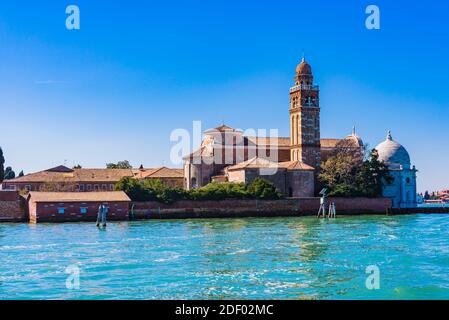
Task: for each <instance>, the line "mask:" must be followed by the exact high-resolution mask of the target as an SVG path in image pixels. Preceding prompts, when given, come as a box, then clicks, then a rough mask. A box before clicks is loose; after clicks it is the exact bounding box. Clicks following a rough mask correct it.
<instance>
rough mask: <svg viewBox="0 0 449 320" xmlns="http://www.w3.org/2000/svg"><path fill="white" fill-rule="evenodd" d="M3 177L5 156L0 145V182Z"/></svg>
mask: <svg viewBox="0 0 449 320" xmlns="http://www.w3.org/2000/svg"><path fill="white" fill-rule="evenodd" d="M4 177H5V157H4V156H3V150H2V148H1V147H0V183H1V182H3V178H4Z"/></svg>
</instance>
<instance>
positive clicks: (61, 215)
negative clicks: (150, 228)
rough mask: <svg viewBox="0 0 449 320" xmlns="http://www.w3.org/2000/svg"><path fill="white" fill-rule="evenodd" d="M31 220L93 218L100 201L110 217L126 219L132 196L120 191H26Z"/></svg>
mask: <svg viewBox="0 0 449 320" xmlns="http://www.w3.org/2000/svg"><path fill="white" fill-rule="evenodd" d="M27 202H28V212H29V218H30V222H32V223H37V222H64V221H95V220H96V218H97V214H98V208H99V207H100V205H101V204H103V205H105V206H106V207H107V208H108V209H109V210H108V219H109V220H127V219H128V217H129V204H130V202H131V200H130V199H129V197H128V196H127V195H126V193H124V192H123V191H113V192H35V191H32V192H30V193H29V194H28V197H27Z"/></svg>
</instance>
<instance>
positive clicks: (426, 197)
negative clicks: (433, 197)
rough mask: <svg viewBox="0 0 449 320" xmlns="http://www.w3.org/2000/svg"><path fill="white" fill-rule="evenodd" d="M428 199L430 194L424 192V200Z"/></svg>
mask: <svg viewBox="0 0 449 320" xmlns="http://www.w3.org/2000/svg"><path fill="white" fill-rule="evenodd" d="M429 199H430V194H429V191H427V190H426V192H424V200H429Z"/></svg>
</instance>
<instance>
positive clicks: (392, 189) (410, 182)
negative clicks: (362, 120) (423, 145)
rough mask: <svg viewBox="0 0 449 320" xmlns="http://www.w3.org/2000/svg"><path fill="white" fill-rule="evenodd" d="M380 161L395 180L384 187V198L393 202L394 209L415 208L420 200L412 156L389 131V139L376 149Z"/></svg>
mask: <svg viewBox="0 0 449 320" xmlns="http://www.w3.org/2000/svg"><path fill="white" fill-rule="evenodd" d="M376 150H377V152H378V154H379V160H380V161H383V162H384V163H385V164H386V166H387V167H388V169H389V172H390V175H391V176H392V178H393V180H392V182H391V183H385V184H384V186H383V191H382V193H383V196H384V197H386V198H390V199H392V201H393V207H394V208H414V207H416V206H417V203H418V199H417V193H416V172H417V170H416V168H415V166H413V167H411V162H410V155H409V153H408V152H407V150H406V149H405V148H404V147H403V146H402V145H401V144H399V143H398V142H396V141H394V140H393V137H392V136H391V132H390V131H388V134H387V139H386V140H385V141H384V142H382V143H381V144H379V145H378V146H377V147H376Z"/></svg>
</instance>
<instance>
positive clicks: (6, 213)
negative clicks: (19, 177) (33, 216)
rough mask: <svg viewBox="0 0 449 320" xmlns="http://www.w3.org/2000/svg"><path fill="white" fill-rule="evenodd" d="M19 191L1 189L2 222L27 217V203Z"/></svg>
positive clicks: (0, 217) (17, 220)
mask: <svg viewBox="0 0 449 320" xmlns="http://www.w3.org/2000/svg"><path fill="white" fill-rule="evenodd" d="M23 200H24V199H23V197H21V196H20V193H19V192H18V191H0V222H21V221H24V220H26V219H25V216H26V215H25V211H26V210H25V203H24V201H23Z"/></svg>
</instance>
